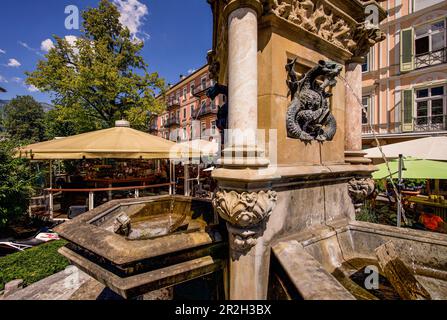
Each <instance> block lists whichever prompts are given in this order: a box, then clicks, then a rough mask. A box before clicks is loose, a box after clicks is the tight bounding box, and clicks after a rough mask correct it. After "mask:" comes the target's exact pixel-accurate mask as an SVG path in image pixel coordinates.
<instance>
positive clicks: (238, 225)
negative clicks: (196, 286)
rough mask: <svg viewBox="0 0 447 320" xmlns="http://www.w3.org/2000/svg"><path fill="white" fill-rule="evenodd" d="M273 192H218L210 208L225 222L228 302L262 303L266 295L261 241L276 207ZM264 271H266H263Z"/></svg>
mask: <svg viewBox="0 0 447 320" xmlns="http://www.w3.org/2000/svg"><path fill="white" fill-rule="evenodd" d="M276 201H277V194H276V192H275V191H271V190H269V191H258V192H237V191H225V190H222V191H219V192H217V193H216V196H215V198H214V199H213V206H214V208H215V209H216V211H217V212H218V213H219V215H220V216H221V217H222V218H224V219H225V220H226V221H227V229H228V233H229V245H230V255H231V256H230V299H231V300H263V299H265V298H266V294H267V282H268V276H267V277H266V276H265V275H266V272H265V271H266V268H265V264H266V263H267V264H268V261H266V256H268V254H267V255H266V249H265V244H264V241H263V238H262V235H263V233H264V230H265V228H266V224H267V222H268V220H269V217H270V215H271V213H272V211H273V209H274V207H275V205H276ZM267 270H268V269H267Z"/></svg>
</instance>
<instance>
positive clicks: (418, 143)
mask: <svg viewBox="0 0 447 320" xmlns="http://www.w3.org/2000/svg"><path fill="white" fill-rule="evenodd" d="M382 150H383V152H384V153H385V156H386V157H387V158H388V159H395V158H398V157H399V154H402V155H403V156H404V157H413V158H418V159H427V160H442V161H447V137H428V138H422V139H415V140H410V141H406V142H399V143H393V144H389V145H385V146H382ZM363 151H364V152H366V155H365V157H366V158H371V159H378V158H382V154H381V153H380V151H379V148H378V147H375V148H371V149H365V150H363Z"/></svg>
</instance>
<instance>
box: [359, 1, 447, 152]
mask: <svg viewBox="0 0 447 320" xmlns="http://www.w3.org/2000/svg"><path fill="white" fill-rule="evenodd" d="M379 2H380V4H381V5H382V6H383V8H384V9H385V10H387V12H388V18H387V19H386V20H385V21H384V22H383V23H382V24H381V29H382V30H383V31H384V32H385V33H386V34H387V39H386V40H385V41H383V42H380V43H378V44H377V45H376V46H375V47H374V48H372V50H371V52H370V54H369V55H368V58H367V60H366V61H365V63H364V64H363V66H362V71H363V92H362V104H363V106H364V113H363V116H362V122H363V134H362V139H363V147H364V148H368V147H373V146H375V145H376V143H375V139H374V135H373V132H374V133H375V134H376V136H377V137H378V138H379V141H380V143H381V144H383V145H385V144H390V143H395V142H401V141H407V140H411V139H416V138H420V137H427V136H431V135H447V99H446V97H447V49H446V47H447V42H446V38H447V33H446V29H447V1H445V0H385V1H379Z"/></svg>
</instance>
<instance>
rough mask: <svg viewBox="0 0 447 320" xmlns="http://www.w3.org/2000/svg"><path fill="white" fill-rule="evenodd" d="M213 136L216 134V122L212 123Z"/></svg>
mask: <svg viewBox="0 0 447 320" xmlns="http://www.w3.org/2000/svg"><path fill="white" fill-rule="evenodd" d="M211 134H212V135H215V134H216V121H211Z"/></svg>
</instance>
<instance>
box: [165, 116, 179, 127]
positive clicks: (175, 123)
mask: <svg viewBox="0 0 447 320" xmlns="http://www.w3.org/2000/svg"><path fill="white" fill-rule="evenodd" d="M179 125H180V119H179V118H178V117H169V118H168V120H167V121H166V122H165V125H164V126H165V128H168V127H170V126H179Z"/></svg>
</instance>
